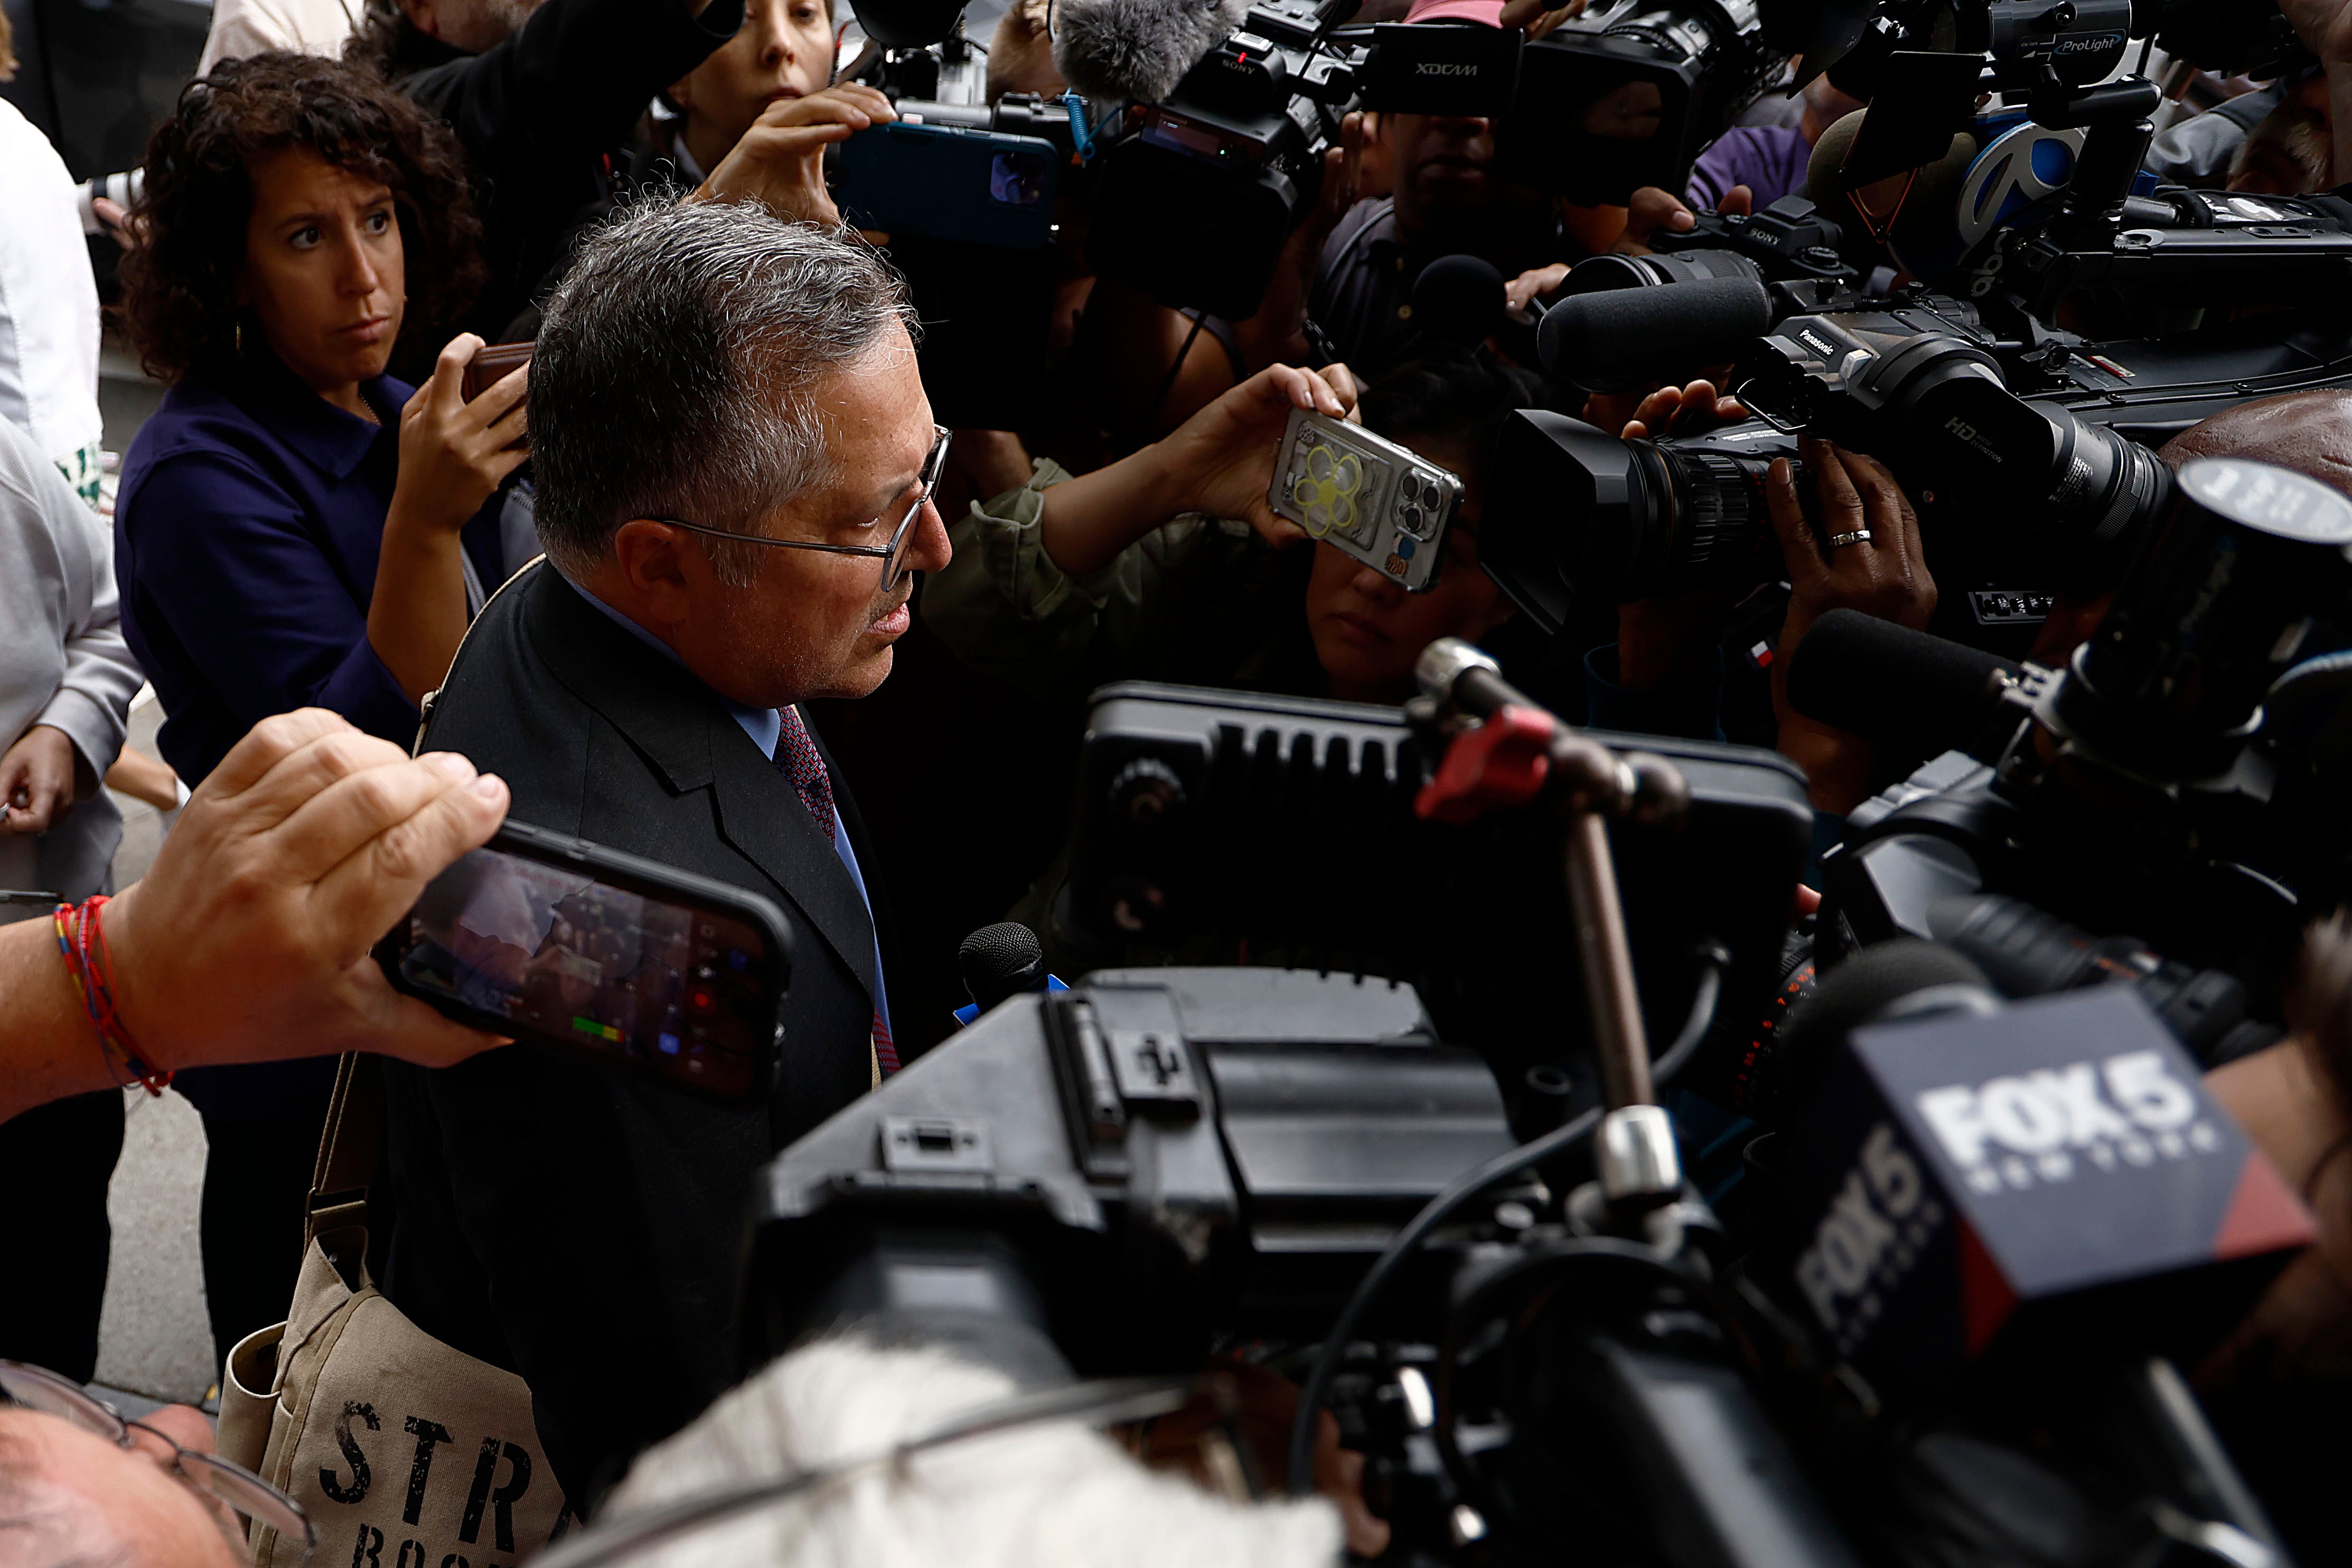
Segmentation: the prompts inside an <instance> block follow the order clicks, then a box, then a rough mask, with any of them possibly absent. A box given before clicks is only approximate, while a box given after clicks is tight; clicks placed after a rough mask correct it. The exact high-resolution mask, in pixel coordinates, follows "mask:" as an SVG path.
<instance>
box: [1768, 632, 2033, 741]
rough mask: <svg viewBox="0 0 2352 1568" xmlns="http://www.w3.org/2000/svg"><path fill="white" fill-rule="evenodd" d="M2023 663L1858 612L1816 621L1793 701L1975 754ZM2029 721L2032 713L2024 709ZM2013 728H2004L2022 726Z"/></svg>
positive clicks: (1877, 736) (1793, 684) (1812, 713)
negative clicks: (2029, 715)
mask: <svg viewBox="0 0 2352 1568" xmlns="http://www.w3.org/2000/svg"><path fill="white" fill-rule="evenodd" d="M2022 669H2023V666H2022V665H2021V664H2016V663H2015V662H2013V661H2011V660H2008V659H2001V658H1996V657H1994V656H1993V655H1992V654H1990V653H1985V652H1983V651H1981V650H1980V649H1976V648H1971V647H1969V646H1968V645H1967V644H1965V643H1953V642H1948V641H1946V640H1945V639H1944V638H1941V637H1931V636H1929V635H1928V634H1927V632H1915V631H1913V630H1912V629H1911V628H1910V627H1908V626H1898V625H1896V624H1895V622H1892V621H1881V620H1879V619H1877V618H1876V617H1875V616H1871V615H1865V614H1864V613H1863V612H1861V611H1859V610H1832V611H1831V612H1829V613H1828V614H1826V615H1824V616H1822V618H1821V619H1820V620H1819V621H1816V622H1813V624H1812V627H1811V630H1809V631H1807V632H1806V633H1805V639H1804V641H1803V642H1802V643H1799V644H1798V645H1797V651H1796V653H1794V654H1792V655H1791V656H1790V661H1789V702H1790V706H1792V707H1794V708H1795V709H1796V710H1797V711H1798V712H1799V713H1801V714H1803V715H1804V716H1806V717H1807V718H1810V719H1813V720H1816V721H1817V722H1819V723H1822V724H1826V725H1833V726H1835V727H1837V728H1839V729H1843V730H1851V731H1852V732H1853V733H1854V734H1856V735H1859V736H1861V737H1864V738H1865V739H1869V740H1876V741H1884V742H1886V743H1888V744H1891V745H1899V746H1905V747H1915V748H1916V749H1917V750H1920V751H1923V752H1926V753H1928V754H1930V755H1933V754H1935V753H1938V752H1943V751H1950V750H1972V749H1974V748H1975V747H1976V746H1977V745H1978V743H1979V740H1980V739H1985V738H1989V737H1987V735H1986V732H1987V731H1988V730H1989V729H1992V728H1996V727H2000V725H1999V722H1998V721H1999V720H2000V719H2001V717H2002V716H2004V714H2015V713H2016V710H2014V709H2011V708H2009V707H2008V706H2007V705H2006V704H2005V703H2004V702H2003V701H2002V699H2001V693H2002V692H2003V691H2004V690H2005V689H2006V688H2007V687H2008V686H2009V685H2011V684H2012V683H2014V682H2015V681H2016V679H2017V677H2018V675H2019V674H2020V673H2021V671H2022ZM2016 716H2018V717H2022V716H2023V715H2021V714H2016ZM2014 728H2015V725H2014V724H2011V725H2009V726H2007V727H2005V728H2004V734H2003V736H2002V738H2004V739H2005V738H2006V733H2005V732H2006V730H2013V729H2014Z"/></svg>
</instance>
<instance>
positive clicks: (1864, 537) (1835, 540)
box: [1822, 528, 1870, 549]
mask: <svg viewBox="0 0 2352 1568" xmlns="http://www.w3.org/2000/svg"><path fill="white" fill-rule="evenodd" d="M1869 542H1870V530H1869V529H1868V528H1855V529H1854V530H1853V532H1851V533H1843V534H1832V535H1831V536H1830V537H1829V538H1826V539H1824V540H1822V543H1823V544H1825V545H1827V546H1828V547H1829V548H1830V549H1837V548H1838V546H1840V545H1866V544H1868V543H1869Z"/></svg>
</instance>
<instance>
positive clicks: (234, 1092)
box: [115, 54, 527, 1354]
mask: <svg viewBox="0 0 2352 1568" xmlns="http://www.w3.org/2000/svg"><path fill="white" fill-rule="evenodd" d="M146 170H147V184H146V192H145V194H144V195H143V197H142V200H141V202H140V204H139V205H138V207H137V208H136V209H135V210H134V212H133V214H132V218H131V224H132V227H133V228H134V230H135V231H136V232H137V233H138V235H140V243H139V245H138V246H135V247H134V248H132V249H131V251H129V252H128V253H127V254H126V256H124V259H123V266H122V282H123V313H124V316H125V318H126V319H127V321H128V324H129V327H130V330H131V340H132V341H133V343H134V344H135V345H136V346H137V348H138V350H139V353H140V357H141V361H142V363H143V364H144V365H145V367H146V369H147V370H148V371H149V372H150V373H151V374H153V375H155V376H156V377H158V378H159V379H160V380H162V381H163V382H166V383H168V384H169V386H170V389H171V390H170V391H169V392H167V393H166V394H165V396H164V398H163V403H162V405H161V406H160V407H159V408H158V409H157V410H156V412H155V413H154V414H153V415H152V417H151V418H150V419H149V420H148V421H147V423H146V424H145V426H144V427H143V428H142V430H141V431H140V433H139V435H138V437H137V439H136V440H134V441H133V442H132V443H131V451H130V455H129V457H128V459H127V460H126V462H125V463H124V465H123V473H122V484H121V493H120V496H119V498H118V500H117V503H116V511H115V574H116V578H117V580H118V582H119V583H120V585H121V602H122V629H123V632H124V634H125V636H126V637H127V638H128V640H129V642H130V643H131V652H132V653H134V654H135V655H136V656H137V657H138V660H139V663H140V664H141V665H142V667H143V668H144V669H145V671H146V673H147V676H148V679H149V680H150V681H152V683H153V685H154V687H155V691H156V695H158V696H159V697H160V698H161V699H162V702H163V713H164V722H163V729H162V733H161V736H160V737H159V739H160V745H161V748H162V750H163V755H164V757H165V758H166V759H167V760H169V761H170V762H171V764H172V765H173V768H175V769H176V770H177V771H178V773H179V775H180V777H181V778H183V779H186V780H187V781H188V782H189V783H190V784H191V785H194V784H198V783H200V782H202V781H203V779H205V776H206V775H207V774H209V773H210V772H211V771H212V770H213V768H214V767H215V765H217V764H218V763H219V761H220V760H221V758H223V757H224V756H226V754H227V752H228V749H229V748H230V747H232V746H234V745H235V744H236V741H237V740H238V739H239V738H240V737H242V736H244V734H245V733H246V732H247V730H249V729H251V728H252V727H254V725H256V724H257V723H258V722H259V721H261V720H262V719H264V718H267V717H268V716H271V715H273V714H278V713H284V712H287V711H289V710H291V709H294V708H299V707H320V708H326V709H329V710H331V711H332V712H334V713H337V714H340V715H341V716H343V717H344V718H346V719H348V720H350V721H351V722H352V724H353V725H355V726H357V727H359V728H360V729H362V730H363V731H366V732H367V733H369V734H372V735H376V736H381V737H383V738H385V739H387V740H391V741H394V742H395V743H396V744H398V745H400V746H403V747H406V746H407V745H408V744H409V742H410V741H411V740H412V739H413V738H414V737H415V730H416V723H417V711H418V704H419V702H420V700H421V699H422V698H423V697H424V695H425V693H427V692H429V691H431V690H433V689H434V688H435V687H436V686H437V685H440V683H441V679H442V677H443V675H444V674H446V673H447V670H448V667H449V661H450V659H451V657H452V656H453V655H454V654H455V653H456V652H457V643H458V639H459V638H460V637H462V636H463V635H464V632H465V629H466V623H467V619H468V617H469V615H470V614H471V612H472V611H473V610H474V609H475V608H476V607H477V606H478V604H479V602H480V598H481V594H482V591H483V588H484V586H485V585H487V586H488V587H492V588H495V587H496V585H497V584H498V583H499V582H500V581H502V580H504V579H505V577H506V576H507V570H506V569H507V567H508V565H509V564H510V563H509V562H507V561H506V560H504V559H502V555H503V553H504V552H503V551H502V550H501V549H500V545H499V528H498V518H497V517H496V516H495V510H496V509H495V508H489V509H487V510H486V508H485V507H484V503H485V502H486V501H488V499H489V498H490V497H491V496H492V494H493V493H494V492H495V491H496V490H497V489H498V487H499V483H500V482H501V481H502V480H503V479H504V478H505V477H506V476H507V475H508V474H509V473H510V472H511V471H512V470H513V469H514V468H515V467H516V466H517V465H519V464H520V463H521V462H522V461H523V456H524V454H523V453H522V452H521V451H520V450H519V449H517V450H509V447H510V445H511V444H514V443H516V442H517V440H518V438H519V437H520V435H521V434H522V421H523V411H522V399H523V383H524V376H525V374H526V373H527V372H525V371H515V372H513V373H512V374H510V375H509V376H507V377H505V378H504V379H502V380H500V381H499V382H497V383H495V384H494V385H492V386H490V387H489V388H488V389H487V390H486V391H484V392H482V393H481V395H480V396H479V397H478V398H477V399H476V400H475V401H473V402H467V401H465V399H464V396H463V393H462V391H461V386H460V382H461V380H462V378H463V375H464V371H465V368H466V365H467V362H468V361H470V360H471V359H472V357H473V355H474V354H475V352H476V351H477V350H478V349H479V348H480V347H481V342H480V340H478V339H477V338H474V337H471V336H461V337H458V338H457V339H456V340H452V341H450V342H449V343H448V344H447V345H446V347H445V348H443V349H442V350H440V353H439V357H438V362H437V363H436V366H435V368H434V371H433V374H432V376H431V378H430V379H429V380H427V381H426V382H425V384H424V386H423V387H421V388H415V389H412V388H410V387H408V386H406V385H404V384H403V383H402V382H398V381H395V380H394V379H393V378H392V377H391V376H389V375H387V374H385V368H386V366H387V365H388V364H390V363H391V361H392V359H393V356H394V350H395V349H396V348H398V347H400V346H401V345H402V344H403V343H404V340H405V341H407V342H411V343H416V342H420V341H421V342H422V343H423V344H426V345H429V344H430V343H432V342H433V341H435V340H436V338H435V337H434V336H432V334H434V333H435V331H436V328H440V327H441V326H442V324H443V323H446V322H448V321H450V320H452V319H456V317H457V312H458V310H459V309H460V308H462V307H463V306H464V304H465V303H466V299H467V295H468V294H469V293H470V291H471V289H472V287H473V286H474V284H475V282H476V280H477V279H478V277H479V272H480V268H479V264H478V261H477V260H476V257H475V255H474V246H475V241H476V238H477V235H478V225H477V224H476V222H475V219H474V217H473V214H472V208H471V204H470V201H469V198H468V193H467V184H466V180H465V175H464V171H463V165H462V163H461V162H460V155H459V153H458V151H457V144H456V141H454V139H453V138H452V137H451V135H450V133H449V132H448V131H447V130H446V128H445V127H443V126H442V125H441V124H440V122H439V121H437V120H433V119H432V118H430V117H429V116H427V115H426V114H425V113H424V112H423V111H422V110H418V109H417V108H416V107H415V105H413V104H411V103H410V102H409V101H408V100H407V99H404V98H402V97H401V96H399V95H398V94H397V93H395V92H393V91H392V90H390V89H387V88H385V87H384V86H383V85H382V84H381V83H379V82H376V81H374V80H373V79H372V78H369V77H367V76H365V75H363V74H362V73H361V72H359V71H357V70H354V69H352V68H350V67H347V66H344V65H342V64H341V63H339V62H336V61H332V60H326V59H320V58H315V57H305V56H298V55H290V54H268V55H258V56H255V57H251V58H249V59H244V60H236V61H231V62H227V63H226V64H223V65H221V66H219V67H217V68H215V70H214V71H213V72H212V73H211V74H210V75H209V76H206V77H205V78H201V79H199V80H197V81H195V82H193V83H191V84H190V85H189V86H188V88H187V89H186V90H185V91H184V92H183V93H182V94H181V96H180V101H179V105H178V108H177V110H176V111H175V112H174V114H173V118H172V119H171V120H167V121H165V122H164V123H163V125H162V126H161V127H160V128H158V130H157V131H156V132H155V135H154V138H153V140H152V141H151V142H150V144H149V147H148V152H147V158H146ZM511 564H517V565H519V564H520V562H515V563H511ZM331 1077H332V1069H331V1063H305V1064H301V1065H299V1066H290V1067H263V1068H224V1069H216V1070H208V1071H205V1072H201V1073H190V1074H187V1075H185V1076H184V1077H183V1079H182V1080H181V1086H182V1087H183V1088H184V1089H185V1090H186V1091H187V1092H188V1097H189V1098H190V1099H191V1100H193V1101H194V1102H195V1103H196V1106H197V1109H198V1110H199V1111H201V1112H203V1113H204V1116H205V1134H206V1136H207V1139H208V1140H209V1143H210V1153H209V1157H208V1164H207V1169H206V1173H205V1198H204V1241H205V1289H206V1293H207V1296H208V1298H209V1301H210V1307H211V1312H212V1320H213V1333H214V1338H215V1344H216V1348H217V1349H218V1350H219V1351H220V1352H221V1353H222V1354H226V1352H227V1350H228V1348H229V1346H230V1345H231V1344H233V1343H235V1342H236V1340H237V1339H239V1338H241V1337H243V1335H244V1334H246V1333H249V1332H250V1331H252V1330H253V1329H256V1328H259V1327H262V1326H265V1325H266V1324H268V1323H270V1322H276V1321H277V1320H278V1319H279V1318H281V1317H283V1316H284V1315H285V1309H286V1304H287V1301H288V1300H289V1296H290V1294H291V1291H292V1288H293V1281H294V1271H295V1266H296V1263H297V1260H298V1253H299V1248H298V1247H297V1245H296V1239H297V1238H299V1235H300V1228H299V1227H300V1219H301V1205H302V1199H303V1195H304V1192H305V1189H306V1187H307V1185H308V1179H309V1176H310V1165H311V1161H312V1157H313V1155H314V1154H315V1152H316V1149H317V1143H318V1129H319V1125H320V1119H321V1117H322V1115H323V1112H324V1107H325V1103H326V1095H327V1090H328V1087H329V1085H330V1083H331Z"/></svg>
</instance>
